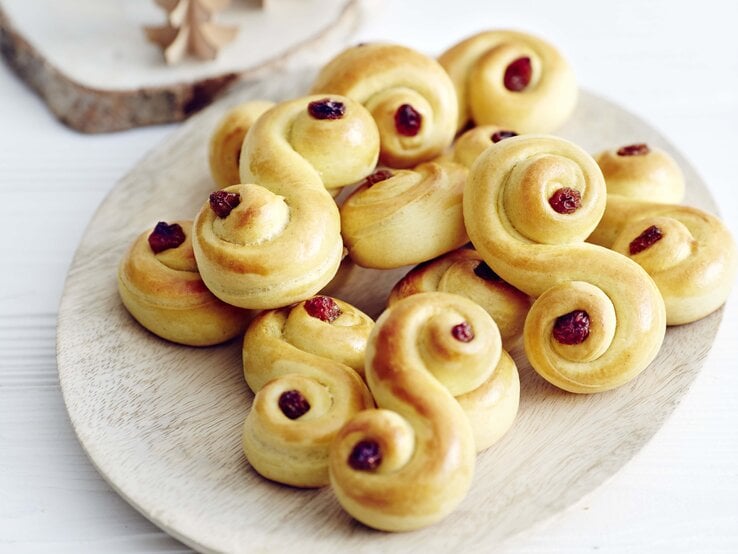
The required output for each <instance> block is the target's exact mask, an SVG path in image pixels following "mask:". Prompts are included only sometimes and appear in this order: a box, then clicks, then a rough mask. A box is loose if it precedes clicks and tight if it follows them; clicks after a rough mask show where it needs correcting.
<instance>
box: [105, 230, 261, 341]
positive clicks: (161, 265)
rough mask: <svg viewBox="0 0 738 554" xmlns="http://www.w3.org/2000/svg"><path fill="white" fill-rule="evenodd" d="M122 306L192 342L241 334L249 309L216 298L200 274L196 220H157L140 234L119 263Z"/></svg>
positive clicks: (166, 333)
mask: <svg viewBox="0 0 738 554" xmlns="http://www.w3.org/2000/svg"><path fill="white" fill-rule="evenodd" d="M118 292H119V293H120V298H121V300H122V301H123V305H124V306H125V307H126V309H127V310H128V311H129V312H130V313H131V315H132V316H133V317H134V318H135V319H136V321H138V322H139V323H140V324H141V325H143V326H144V327H145V328H146V329H148V330H149V331H151V332H152V333H154V334H155V335H158V336H160V337H162V338H165V339H167V340H170V341H172V342H177V343H180V344H186V345H189V346H209V345H212V344H218V343H221V342H225V341H227V340H229V339H232V338H233V337H235V336H237V335H240V334H241V333H242V332H243V330H244V329H245V328H246V325H247V324H248V321H249V319H250V315H251V314H250V313H249V312H248V311H246V310H242V309H239V308H236V307H234V306H230V305H228V304H225V303H224V302H221V301H220V300H218V299H217V298H216V297H215V296H213V294H212V293H211V292H210V291H209V290H208V289H207V287H206V286H205V283H203V281H202V279H201V278H200V274H199V273H198V271H197V264H196V263H195V256H194V254H193V252H192V222H191V221H176V222H174V223H172V224H168V223H165V222H163V221H162V222H159V223H158V224H157V225H156V227H155V228H154V229H153V230H149V231H146V232H145V233H142V234H141V235H139V236H138V238H137V239H136V240H135V241H134V242H133V244H132V245H131V247H130V248H129V249H128V251H127V252H126V254H125V256H124V257H123V259H122V260H121V263H120V266H119V267H118Z"/></svg>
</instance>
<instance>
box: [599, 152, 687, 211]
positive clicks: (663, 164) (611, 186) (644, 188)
mask: <svg viewBox="0 0 738 554" xmlns="http://www.w3.org/2000/svg"><path fill="white" fill-rule="evenodd" d="M595 160H596V161H597V165H599V166H600V169H601V170H602V175H603V176H604V177H605V183H606V184H607V192H608V194H617V195H620V196H625V197H627V198H633V199H638V200H643V201H646V202H664V203H667V204H678V203H679V202H681V201H682V200H683V199H684V175H683V173H682V170H681V169H680V168H679V165H678V164H677V163H676V161H675V160H674V158H672V157H671V156H670V155H669V154H668V153H667V152H665V151H664V150H662V149H661V148H656V147H653V146H649V145H647V144H644V143H640V144H631V145H627V146H620V147H618V148H612V149H610V150H604V151H602V152H600V153H599V154H597V155H596V156H595Z"/></svg>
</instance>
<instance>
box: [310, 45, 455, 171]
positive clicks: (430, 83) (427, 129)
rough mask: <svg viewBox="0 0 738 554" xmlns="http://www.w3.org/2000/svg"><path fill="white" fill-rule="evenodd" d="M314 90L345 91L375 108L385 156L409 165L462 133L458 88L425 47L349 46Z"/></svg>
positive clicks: (330, 64) (399, 165) (327, 68)
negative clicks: (458, 128) (458, 123)
mask: <svg viewBox="0 0 738 554" xmlns="http://www.w3.org/2000/svg"><path fill="white" fill-rule="evenodd" d="M311 92H312V93H313V94H326V93H328V94H342V95H344V96H348V97H349V98H353V99H354V100H356V101H357V102H360V103H361V104H363V105H364V106H366V108H367V109H368V110H369V111H370V112H371V113H372V116H374V119H375V121H376V122H377V127H378V128H379V134H380V136H381V145H382V146H381V154H380V161H381V163H382V164H384V165H386V166H389V167H396V168H407V167H413V166H415V165H417V164H419V163H421V162H424V161H428V160H431V159H433V158H435V157H436V156H438V155H439V154H441V153H442V152H443V151H444V150H445V149H446V148H447V147H448V146H449V145H450V144H451V141H453V138H454V134H455V133H456V121H457V110H458V108H457V102H456V91H455V90H454V85H453V83H451V80H450V79H449V77H448V75H447V74H446V72H445V71H444V70H443V68H442V67H441V66H440V65H439V64H438V62H436V60H434V59H433V58H430V57H428V56H426V55H424V54H421V53H420V52H417V51H415V50H412V49H410V48H407V47H405V46H399V45H395V44H380V43H371V44H363V45H359V46H354V47H351V48H348V49H346V50H344V51H343V52H341V53H340V54H338V55H337V56H336V57H335V58H333V59H332V60H331V61H329V62H328V63H327V64H326V65H325V66H324V67H323V68H322V69H321V70H320V72H319V74H318V76H317V78H316V80H315V82H314V83H313V86H312V90H311Z"/></svg>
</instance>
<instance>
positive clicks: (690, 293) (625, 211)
mask: <svg viewBox="0 0 738 554" xmlns="http://www.w3.org/2000/svg"><path fill="white" fill-rule="evenodd" d="M588 240H589V241H590V242H592V243H594V244H600V245H602V246H605V247H607V248H611V249H612V250H614V251H615V252H619V253H620V254H622V255H623V256H627V257H629V258H630V259H632V260H633V261H635V262H637V263H638V264H639V265H640V266H641V267H643V268H644V269H645V270H646V271H647V272H648V274H649V275H650V276H651V277H652V278H653V279H654V281H655V282H656V285H657V286H658V288H659V291H660V292H661V295H662V296H663V298H664V303H665V304H666V322H667V324H668V325H681V324H684V323H691V322H692V321H697V320H698V319H702V318H703V317H705V316H707V315H709V314H711V313H712V312H714V311H715V310H717V309H718V308H719V307H720V306H722V305H723V304H724V303H725V301H726V300H727V298H728V295H729V293H730V291H731V289H732V288H733V284H734V283H735V279H736V267H738V254H737V253H736V244H735V240H734V239H733V237H732V236H731V234H730V231H728V229H727V227H726V226H725V224H724V223H723V222H722V221H720V219H718V218H717V217H715V216H714V215H712V214H710V213H707V212H705V211H702V210H699V209H697V208H692V207H689V206H680V205H670V204H663V203H661V202H645V201H642V200H637V199H630V198H626V197H624V196H620V195H615V194H612V195H610V196H609V198H608V201H607V209H606V210H605V216H604V217H603V218H602V221H600V223H599V225H598V226H597V228H596V229H595V231H594V232H593V233H592V235H591V236H590V237H589V239H588Z"/></svg>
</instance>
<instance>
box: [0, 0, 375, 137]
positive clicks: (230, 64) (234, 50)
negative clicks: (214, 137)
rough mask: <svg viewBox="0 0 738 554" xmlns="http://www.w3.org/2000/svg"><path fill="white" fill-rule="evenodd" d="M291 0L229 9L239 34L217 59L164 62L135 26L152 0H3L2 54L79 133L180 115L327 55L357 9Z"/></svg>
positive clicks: (155, 18) (355, 1) (354, 22)
mask: <svg viewBox="0 0 738 554" xmlns="http://www.w3.org/2000/svg"><path fill="white" fill-rule="evenodd" d="M291 1H292V5H291V6H290V5H288V3H284V2H283V3H282V4H283V5H279V6H276V5H275V6H269V7H268V8H267V9H266V10H264V11H263V12H259V11H255V6H251V7H249V6H247V5H246V4H245V3H244V4H242V5H240V6H238V5H237V6H234V10H232V11H233V14H232V17H231V20H228V21H227V23H229V24H234V25H238V26H239V27H241V32H240V35H239V37H238V38H237V40H236V42H235V43H234V44H233V45H231V46H229V47H227V48H226V49H225V50H226V51H225V52H223V53H221V55H220V57H219V58H218V60H217V61H215V62H211V63H198V62H193V61H191V60H188V61H186V62H183V63H182V64H179V65H177V66H172V67H169V66H167V65H166V64H165V63H164V61H163V58H162V57H161V53H160V52H159V51H158V47H157V46H155V45H152V44H151V43H149V42H147V41H146V39H145V37H144V34H143V30H142V25H144V24H145V23H148V24H157V23H161V22H162V21H163V20H164V13H163V12H162V11H161V10H159V9H157V8H156V7H155V5H154V3H153V2H151V1H150V0H135V2H124V3H107V4H105V5H101V3H100V2H97V1H96V0H83V1H82V2H80V1H79V0H76V1H74V2H71V3H70V2H62V1H59V0H41V1H38V0H37V1H36V2H26V1H25V0H2V1H0V54H1V55H2V57H3V58H4V59H5V61H6V63H7V64H8V65H9V66H10V67H11V68H12V69H13V70H14V71H15V73H16V74H18V76H19V77H20V78H21V79H23V80H24V81H25V82H26V83H27V84H28V86H30V87H31V89H33V90H34V91H35V92H36V93H37V94H38V95H39V96H40V97H41V99H42V100H43V101H44V102H45V103H46V104H47V105H48V107H49V109H50V110H51V111H52V112H53V113H54V115H55V116H56V117H57V118H59V120H60V121H62V122H63V123H64V124H66V125H68V126H70V127H71V128H73V129H76V130H78V131H82V132H85V133H104V132H110V131H120V130H123V129H129V128H131V127H140V126H143V125H153V124H161V123H169V122H172V121H181V120H183V119H185V118H187V117H189V116H190V115H192V114H193V113H195V112H197V111H199V110H201V109H202V108H204V107H205V106H207V105H208V104H210V103H211V102H212V101H213V100H214V99H215V98H216V97H218V96H219V95H221V94H222V93H223V92H224V91H225V90H226V89H227V88H228V87H230V86H232V85H233V83H234V82H237V81H239V80H244V79H257V78H260V77H263V76H264V75H265V74H267V73H268V72H269V71H273V70H275V69H279V68H281V69H285V68H290V67H291V68H295V67H302V66H304V65H305V64H315V63H319V61H320V60H326V59H327V58H328V57H329V56H331V55H333V54H334V53H335V52H336V51H337V50H338V49H339V48H340V47H341V46H342V45H343V44H345V42H346V40H347V39H348V37H349V36H350V35H351V34H352V32H353V31H355V29H356V27H357V26H358V24H359V21H360V20H361V17H362V13H363V12H362V10H363V8H362V6H361V0H345V1H344V0H331V1H330V3H326V2H321V1H320V0H310V2H309V3H308V2H307V1H303V2H298V3H297V4H295V2H294V0H291ZM300 4H302V5H300ZM329 4H330V5H329ZM226 15H227V14H226ZM147 17H148V19H147ZM295 18H300V19H299V25H298V26H296V25H295ZM285 29H297V30H293V31H292V32H285ZM256 44H258V47H254V45H256Z"/></svg>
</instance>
